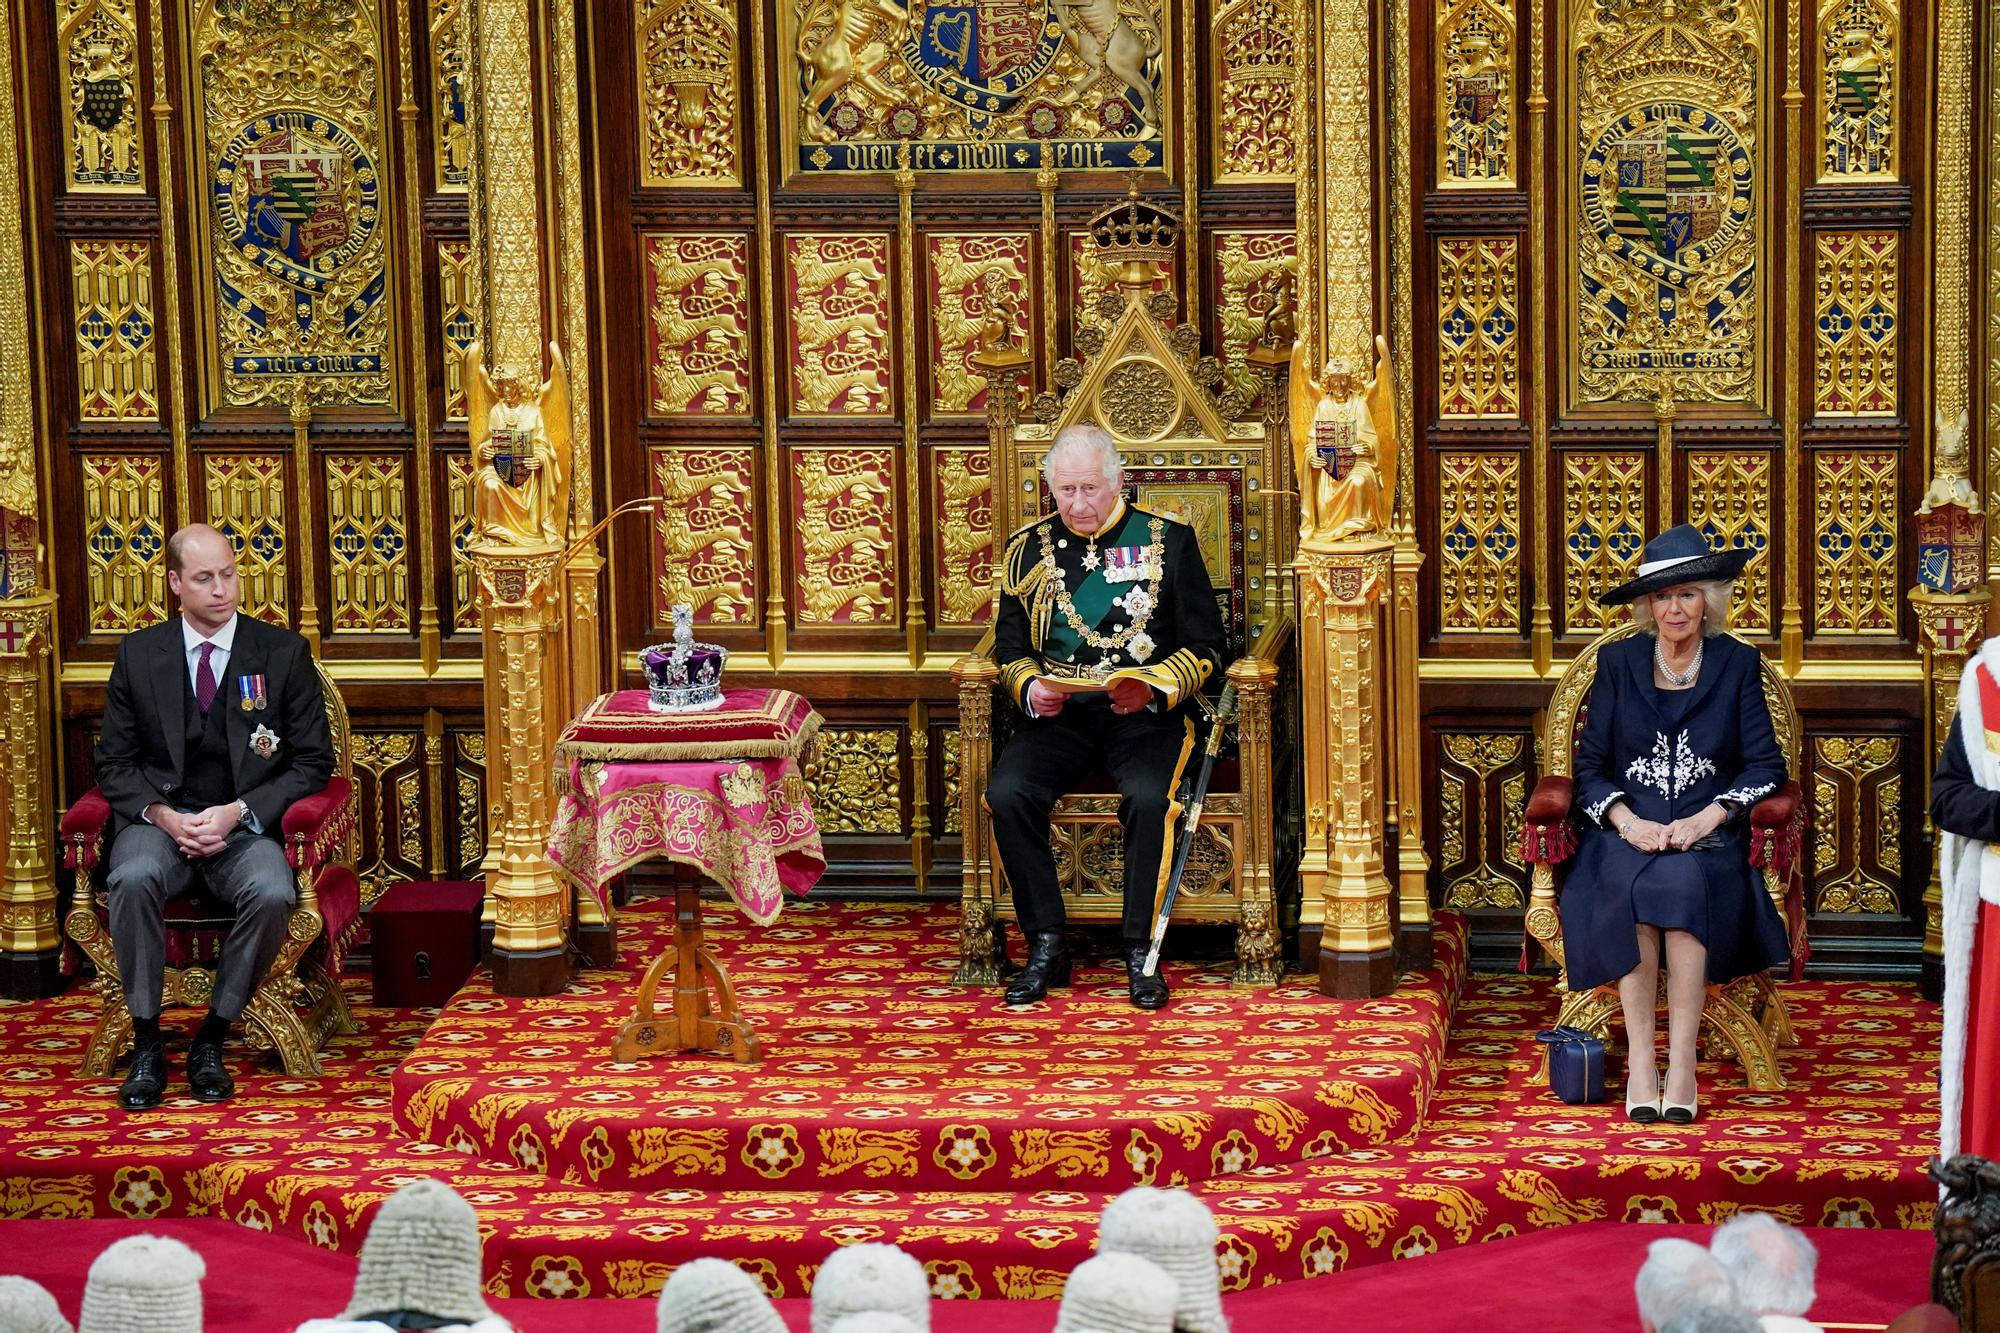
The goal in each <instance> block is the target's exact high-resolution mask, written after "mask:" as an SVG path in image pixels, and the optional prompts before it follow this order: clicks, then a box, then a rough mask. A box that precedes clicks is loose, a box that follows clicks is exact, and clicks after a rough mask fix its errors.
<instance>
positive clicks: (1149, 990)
mask: <svg viewBox="0 0 2000 1333" xmlns="http://www.w3.org/2000/svg"><path fill="white" fill-rule="evenodd" d="M1151 947H1152V946H1151V945H1146V944H1128V945H1126V946H1125V984H1126V985H1127V986H1128V987H1129V988H1130V989H1131V993H1132V1003H1133V1004H1135V1005H1137V1006H1138V1007H1139V1008H1141V1009H1164V1008H1166V1007H1167V979H1166V978H1165V977H1164V976H1162V975H1160V974H1159V973H1158V972H1155V973H1153V975H1152V976H1150V977H1149V976H1147V975H1146V954H1147V953H1148V952H1149V951H1150V950H1151Z"/></svg>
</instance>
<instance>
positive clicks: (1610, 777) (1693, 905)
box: [1559, 524, 1790, 1124]
mask: <svg viewBox="0 0 2000 1333" xmlns="http://www.w3.org/2000/svg"><path fill="white" fill-rule="evenodd" d="M1750 554H1751V553H1750V552H1748V551H1744V550H1740V549H1738V550H1729V551H1711V550H1710V549H1709V547H1708V543H1707V542H1706V541H1705V540H1704V539H1703V538H1702V535H1701V534H1700V533H1699V532H1697V531H1696V530H1695V529H1694V528H1693V527H1691V526H1689V525H1687V524H1682V525H1681V526H1679V527H1677V528H1673V529H1670V530H1669V531H1667V532H1665V533H1662V534H1661V535H1660V536H1658V537H1655V538H1654V539H1653V540H1652V541H1650V542H1648V543H1646V550H1645V554H1644V557H1643V559H1642V562H1641V563H1640V566H1639V577H1638V578H1636V579H1633V580H1632V581H1631V582H1629V583H1626V584H1624V585H1623V586H1621V587H1618V588H1614V589H1612V590H1611V591H1610V592H1608V593H1606V594H1605V596H1604V600H1605V601H1606V602H1611V603H1624V602H1630V603H1632V616H1633V619H1634V620H1636V621H1638V622H1639V624H1641V625H1643V626H1645V627H1646V631H1647V632H1646V633H1644V634H1635V635H1633V636H1631V637H1630V638H1626V639H1621V640H1619V641H1618V642H1616V643H1613V644H1610V645H1607V646H1606V647H1605V648H1604V649H1603V650H1602V651H1601V652H1600V653H1599V654H1598V660H1597V679H1596V681H1595V683H1594V684H1593V686H1592V688H1591V691H1590V701H1589V704H1588V709H1587V712H1586V716H1585V720H1584V725H1583V729H1582V731H1581V732H1580V733H1579V734H1578V736H1577V741H1576V762H1575V764H1574V765H1573V768H1574V772H1575V784H1576V785H1575V792H1576V797H1575V799H1576V809H1577V812H1578V813H1579V814H1580V815H1581V816H1582V823H1583V825H1584V833H1583V837H1582V841H1581V845H1580V846H1579V848H1578V851H1577V857H1576V862H1575V864H1574V865H1573V866H1572V867H1571V869H1570V872H1569V875H1568V877H1567V880H1566V882H1565V884H1564V886H1563V892H1562V898H1561V901H1560V904H1559V906H1560V910H1561V913H1562V930H1563V954H1564V958H1565V961H1566V963H1567V966H1568V970H1569V984H1570V988H1571V989H1572V990H1588V989H1590V988H1592V987H1596V986H1601V985H1604V984H1606V983H1608V982H1613V981H1615V982H1617V983H1618V997H1619V1000H1620V1002H1621V1004H1622V1007H1623V1009H1624V1012H1625V1033H1626V1039H1627V1043H1628V1045H1629V1048H1630V1058H1629V1060H1628V1063H1627V1072H1626V1082H1625V1109H1626V1113H1627V1114H1628V1115H1629V1116H1630V1117H1631V1118H1632V1119H1634V1120H1636V1121H1639V1122H1641V1123H1650V1122H1652V1121H1654V1120H1659V1119H1662V1118H1664V1119H1666V1120H1668V1121H1670V1122H1672V1123H1674V1124H1688V1123H1690V1122H1691V1121H1693V1119H1694V1118H1695V1115H1696V1113H1697V1111H1696V1102H1697V1097H1696V1089H1695V1048H1696V1042H1697V1038H1698V1036H1699V1034H1700V1028H1701V1006H1702V1001H1703V999H1704V998H1705V996H1706V993H1707V987H1708V985H1709V983H1711V982H1723V981H1728V980H1731V979H1733V978H1735V977H1740V976H1744V975H1746V974H1748V973H1751V972H1756V971H1760V970H1762V969H1764V968H1767V967H1777V966H1780V965H1782V964H1783V963H1785V962H1786V961H1787V960H1788V958H1789V957H1790V950H1789V947H1788V946H1787V943H1786V939H1785V927H1784V922H1783V921H1782V920H1781V919H1780V918H1779V916H1778V911H1777V908H1776V907H1775V906H1773V905H1772V903H1771V899H1770V895H1769V894H1767V893H1766V892H1765V890H1764V886H1763V884H1762V882H1761V880H1760V878H1759V876H1758V874H1757V872H1756V871H1755V870H1754V869H1753V868H1752V866H1751V865H1750V831H1749V828H1748V820H1747V819H1746V818H1745V815H1746V812H1747V811H1748V810H1749V808H1750V807H1751V806H1752V805H1755V804H1756V803H1757V802H1758V801H1759V800H1761V799H1763V798H1764V797H1766V796H1768V795H1770V794H1771V793H1772V792H1774V791H1776V790H1777V789H1778V788H1779V787H1780V786H1781V785H1783V783H1784V782H1785V778H1786V774H1785V756H1784V754H1783V752H1782V751H1780V750H1779V748H1778V739H1777V734H1776V733H1775V732H1774V731H1773V729H1772V727H1771V714H1770V710H1769V708H1768V707H1766V705H1765V702H1764V690H1763V685H1762V682H1761V678H1760V670H1759V662H1758V655H1757V650H1756V649H1755V648H1752V647H1751V646H1750V645H1749V644H1747V643H1744V642H1743V641H1742V640H1741V639H1737V638H1734V637H1732V636H1730V635H1728V634H1725V633H1723V630H1724V628H1725V627H1726V625H1727V623H1728V616H1729V598H1730V593H1731V591H1732V589H1733V586H1734V585H1733V580H1734V579H1735V577H1736V575H1737V574H1738V573H1740V572H1741V571H1742V568H1743V565H1744V564H1745V562H1746V561H1748V559H1749V557H1750ZM1663 958H1664V960H1665V963H1666V968H1667V1076H1666V1081H1665V1085H1664V1087H1663V1086H1662V1084H1661V1080H1660V1076H1659V1070H1658V1066H1657V1063H1656V1056H1655V1054H1654V1043H1653V1036H1654V1017H1655V1005H1656V1003H1657V999H1658V994H1659V990H1658V987H1659V968H1660V964H1661V961H1662V959H1663Z"/></svg>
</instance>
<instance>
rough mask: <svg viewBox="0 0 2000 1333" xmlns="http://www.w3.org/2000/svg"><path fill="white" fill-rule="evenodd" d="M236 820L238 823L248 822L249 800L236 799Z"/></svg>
mask: <svg viewBox="0 0 2000 1333" xmlns="http://www.w3.org/2000/svg"><path fill="white" fill-rule="evenodd" d="M236 822H237V823H238V824H248V823H249V822H250V802H248V801H238V802H237V803H236Z"/></svg>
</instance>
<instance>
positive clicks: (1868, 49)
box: [1817, 0, 1903, 182]
mask: <svg viewBox="0 0 2000 1333" xmlns="http://www.w3.org/2000/svg"><path fill="white" fill-rule="evenodd" d="M1902 26H1903V21H1902V16H1901V15H1900V14H1899V13H1898V12H1897V6H1896V5H1895V4H1894V3H1892V2H1891V0H1831V2H1830V3H1827V4H1823V5H1821V6H1820V9H1819V23H1818V24H1817V31H1818V34H1819V131H1820V133H1819V150H1820V151H1819V178H1820V179H1821V180H1823V181H1839V182H1849V181H1879V180H1894V179H1896V98H1897V96H1898V94H1899V93H1900V91H1901V90H1900V89H1899V88H1898V87H1897V86H1896V76H1897V74H1898V73H1899V72H1900V69H1899V65H1900V59H1901V56H1902V52H1901V50H1900V49H1898V35H1899V34H1900V32H1901V30H1902Z"/></svg>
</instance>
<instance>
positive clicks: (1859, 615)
mask: <svg viewBox="0 0 2000 1333" xmlns="http://www.w3.org/2000/svg"><path fill="white" fill-rule="evenodd" d="M1812 463H1813V627H1814V630H1815V632H1817V633H1819V634H1822V635H1863V634H1880V635H1893V634H1894V633H1895V632H1896V626H1897V616H1898V612H1899V610H1900V608H1901V606H1902V599H1901V591H1902V589H1901V585H1900V580H1899V578H1898V571H1897V557H1896V547H1897V536H1898V532H1899V530H1900V513H1899V509H1900V484H1901V483H1900V476H1899V473H1900V470H1901V469H1900V466H1899V464H1900V463H1901V456H1900V455H1899V454H1898V453H1897V452H1896V451H1894V450H1892V449H1816V450H1814V451H1813V455H1812Z"/></svg>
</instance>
